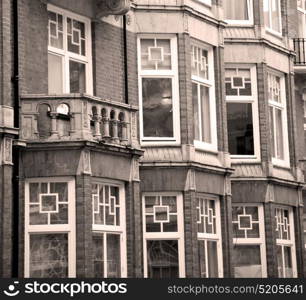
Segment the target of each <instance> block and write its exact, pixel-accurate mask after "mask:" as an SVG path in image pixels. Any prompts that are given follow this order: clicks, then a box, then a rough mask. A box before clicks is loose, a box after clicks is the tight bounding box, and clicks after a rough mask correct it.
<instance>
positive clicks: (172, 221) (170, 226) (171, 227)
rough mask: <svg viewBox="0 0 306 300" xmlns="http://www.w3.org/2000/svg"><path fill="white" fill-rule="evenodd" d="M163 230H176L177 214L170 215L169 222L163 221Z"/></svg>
mask: <svg viewBox="0 0 306 300" xmlns="http://www.w3.org/2000/svg"><path fill="white" fill-rule="evenodd" d="M163 231H164V232H177V216H176V215H170V217H169V222H166V223H163Z"/></svg>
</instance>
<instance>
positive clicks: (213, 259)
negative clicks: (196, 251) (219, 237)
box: [207, 241, 219, 278]
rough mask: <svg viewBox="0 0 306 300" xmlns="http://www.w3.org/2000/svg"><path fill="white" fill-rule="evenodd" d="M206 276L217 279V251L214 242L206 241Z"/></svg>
mask: <svg viewBox="0 0 306 300" xmlns="http://www.w3.org/2000/svg"><path fill="white" fill-rule="evenodd" d="M207 261H208V276H209V277H210V278H217V277H219V274H218V251H217V242H216V241H207Z"/></svg>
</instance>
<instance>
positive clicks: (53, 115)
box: [50, 112, 58, 138]
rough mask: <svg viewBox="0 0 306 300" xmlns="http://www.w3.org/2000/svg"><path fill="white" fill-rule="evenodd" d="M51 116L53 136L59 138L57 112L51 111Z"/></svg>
mask: <svg viewBox="0 0 306 300" xmlns="http://www.w3.org/2000/svg"><path fill="white" fill-rule="evenodd" d="M50 117H51V138H58V131H57V112H50Z"/></svg>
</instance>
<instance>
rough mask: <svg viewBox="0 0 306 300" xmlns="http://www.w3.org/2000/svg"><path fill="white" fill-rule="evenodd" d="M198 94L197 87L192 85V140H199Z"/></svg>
mask: <svg viewBox="0 0 306 300" xmlns="http://www.w3.org/2000/svg"><path fill="white" fill-rule="evenodd" d="M198 99H199V94H198V85H197V84H196V83H192V104H193V120H194V121H193V122H194V139H195V140H197V141H199V140H200V116H199V102H198Z"/></svg>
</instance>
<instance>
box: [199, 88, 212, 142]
mask: <svg viewBox="0 0 306 300" xmlns="http://www.w3.org/2000/svg"><path fill="white" fill-rule="evenodd" d="M200 93H201V119H202V141H203V142H205V143H211V128H210V124H211V123H210V103H209V88H208V87H206V86H203V85H201V87H200Z"/></svg>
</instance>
